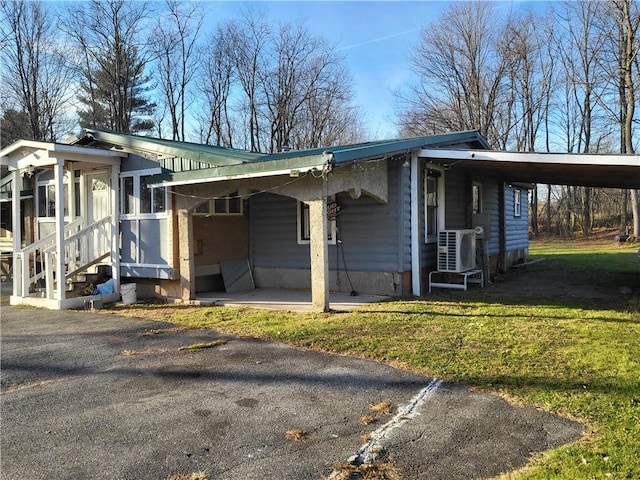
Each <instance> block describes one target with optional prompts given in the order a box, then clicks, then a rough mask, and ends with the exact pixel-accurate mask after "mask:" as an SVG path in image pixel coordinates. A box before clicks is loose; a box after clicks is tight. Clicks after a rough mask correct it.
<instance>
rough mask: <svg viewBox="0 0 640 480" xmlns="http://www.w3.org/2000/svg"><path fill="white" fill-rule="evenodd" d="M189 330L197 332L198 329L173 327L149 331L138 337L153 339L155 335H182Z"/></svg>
mask: <svg viewBox="0 0 640 480" xmlns="http://www.w3.org/2000/svg"><path fill="white" fill-rule="evenodd" d="M187 330H197V329H196V328H193V327H186V326H181V327H171V328H154V329H153V330H147V331H145V332H142V333H139V334H138V335H139V336H141V337H152V336H154V335H161V334H163V333H182V332H186V331H187Z"/></svg>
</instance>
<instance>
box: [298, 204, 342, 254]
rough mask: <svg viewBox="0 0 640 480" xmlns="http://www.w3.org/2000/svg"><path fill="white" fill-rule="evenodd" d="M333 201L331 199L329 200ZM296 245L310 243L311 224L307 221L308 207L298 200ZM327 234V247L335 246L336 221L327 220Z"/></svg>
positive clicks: (333, 219)
mask: <svg viewBox="0 0 640 480" xmlns="http://www.w3.org/2000/svg"><path fill="white" fill-rule="evenodd" d="M331 200H332V201H333V197H332V199H331ZM297 204H298V215H297V217H298V222H297V223H298V245H307V244H309V243H310V242H311V224H310V221H309V205H307V204H306V203H304V202H301V201H299V200H298V202H297ZM327 223H328V227H329V233H328V235H327V242H328V243H329V245H335V244H336V219H335V218H332V219H329V220H328V222H327Z"/></svg>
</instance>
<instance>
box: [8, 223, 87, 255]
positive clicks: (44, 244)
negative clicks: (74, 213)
mask: <svg viewBox="0 0 640 480" xmlns="http://www.w3.org/2000/svg"><path fill="white" fill-rule="evenodd" d="M83 223H84V219H83V218H77V219H75V220H74V221H73V222H69V223H67V224H66V225H65V226H64V232H65V234H66V233H67V232H70V231H71V230H72V229H76V228H77V227H80V229H82V224H83ZM65 238H67V237H66V236H65ZM55 242H56V232H53V233H50V234H49V235H47V236H46V237H44V238H41V239H39V240H36V241H35V242H33V243H32V244H30V245H27V246H26V247H24V248H22V249H21V250H20V251H21V252H22V253H23V254H24V255H29V254H30V253H33V252H35V251H36V250H42V249H45V248H49V247H50V246H51V245H52V244H53V245H55Z"/></svg>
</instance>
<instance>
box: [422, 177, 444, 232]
mask: <svg viewBox="0 0 640 480" xmlns="http://www.w3.org/2000/svg"><path fill="white" fill-rule="evenodd" d="M424 224H425V243H432V242H437V241H438V230H441V229H442V228H444V171H442V170H440V169H437V168H428V169H427V170H426V172H425V176H424Z"/></svg>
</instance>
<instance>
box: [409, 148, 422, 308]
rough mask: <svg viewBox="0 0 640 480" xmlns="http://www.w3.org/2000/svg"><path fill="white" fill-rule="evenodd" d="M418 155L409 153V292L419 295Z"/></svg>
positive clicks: (420, 285) (420, 282)
mask: <svg viewBox="0 0 640 480" xmlns="http://www.w3.org/2000/svg"><path fill="white" fill-rule="evenodd" d="M419 174H420V172H419V169H418V155H417V154H415V153H414V154H413V155H411V292H412V294H413V295H414V296H416V297H419V296H420V294H421V293H422V290H421V287H422V281H421V280H422V279H421V278H420V274H421V270H420V218H419V212H420V204H419V195H418V192H419V187H420V185H419V182H418V180H419V177H420V175H419Z"/></svg>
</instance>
